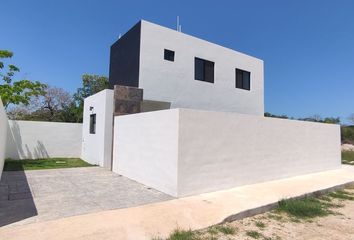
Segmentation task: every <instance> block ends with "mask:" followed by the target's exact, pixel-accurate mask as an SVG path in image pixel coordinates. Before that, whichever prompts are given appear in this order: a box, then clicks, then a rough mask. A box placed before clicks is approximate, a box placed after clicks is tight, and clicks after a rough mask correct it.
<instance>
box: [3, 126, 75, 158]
mask: <svg viewBox="0 0 354 240" xmlns="http://www.w3.org/2000/svg"><path fill="white" fill-rule="evenodd" d="M81 141H82V124H81V123H59V122H37V121H12V120H9V125H8V132H7V146H6V158H11V159H36V158H48V157H50V158H52V157H65V158H70V157H80V155H81Z"/></svg>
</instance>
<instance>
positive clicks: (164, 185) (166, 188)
mask: <svg viewBox="0 0 354 240" xmlns="http://www.w3.org/2000/svg"><path fill="white" fill-rule="evenodd" d="M178 114H179V110H178V109H172V110H168V111H156V112H147V113H140V114H131V115H125V116H117V117H115V119H114V122H115V124H114V146H113V149H114V150H113V159H114V160H113V168H112V170H113V172H116V173H119V174H121V175H123V176H126V177H129V178H131V179H133V180H136V181H138V182H141V183H143V184H145V185H147V186H151V187H153V188H156V189H158V190H160V191H162V192H165V193H168V194H170V195H173V196H176V195H177V159H178Z"/></svg>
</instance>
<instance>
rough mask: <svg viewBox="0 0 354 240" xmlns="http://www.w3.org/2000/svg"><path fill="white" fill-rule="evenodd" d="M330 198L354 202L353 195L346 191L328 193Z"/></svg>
mask: <svg viewBox="0 0 354 240" xmlns="http://www.w3.org/2000/svg"><path fill="white" fill-rule="evenodd" d="M328 196H330V197H332V198H338V199H343V200H351V201H353V200H354V196H353V195H352V194H351V193H349V192H347V191H344V190H338V191H335V192H331V193H328Z"/></svg>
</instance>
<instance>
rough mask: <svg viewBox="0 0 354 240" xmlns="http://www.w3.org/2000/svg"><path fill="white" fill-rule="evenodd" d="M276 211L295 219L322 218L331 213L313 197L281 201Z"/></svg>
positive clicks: (326, 206)
mask: <svg viewBox="0 0 354 240" xmlns="http://www.w3.org/2000/svg"><path fill="white" fill-rule="evenodd" d="M277 210H278V211H281V212H285V213H287V214H289V215H290V216H293V217H297V218H314V217H322V216H327V215H328V214H330V213H331V212H330V211H329V210H328V205H326V204H323V203H322V202H321V201H319V200H318V199H316V198H314V197H304V198H302V199H287V200H281V201H279V203H278V208H277Z"/></svg>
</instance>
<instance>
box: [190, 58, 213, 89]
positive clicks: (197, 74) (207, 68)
mask: <svg viewBox="0 0 354 240" xmlns="http://www.w3.org/2000/svg"><path fill="white" fill-rule="evenodd" d="M194 79H195V80H200V81H205V82H210V83H214V62H211V61H208V60H204V59H201V58H194Z"/></svg>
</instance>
